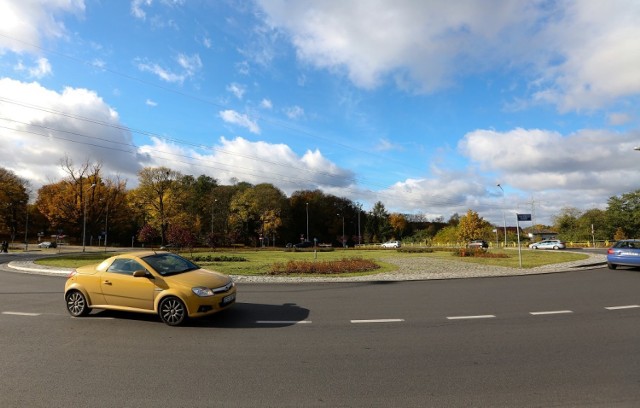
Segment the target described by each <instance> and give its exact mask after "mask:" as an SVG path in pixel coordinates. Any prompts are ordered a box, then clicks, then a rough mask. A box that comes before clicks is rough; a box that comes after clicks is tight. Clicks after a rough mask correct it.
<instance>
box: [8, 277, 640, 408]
mask: <svg viewBox="0 0 640 408" xmlns="http://www.w3.org/2000/svg"><path fill="white" fill-rule="evenodd" d="M63 283H64V279H62V278H58V277H47V276H36V275H23V274H19V273H14V272H7V271H3V270H0V361H1V362H2V364H0V406H2V407H25V406H29V407H57V406H92V407H99V406H109V407H112V406H118V407H147V406H179V407H182V406H195V407H200V406H201V407H212V406H216V407H227V406H228V407H302V406H304V407H308V406H311V407H316V406H317V407H341V406H344V407H389V406H402V407H424V406H464V407H468V406H479V407H485V406H486V407H501V406H503V407H514V406H518V407H521V406H527V407H530V406H539V407H551V406H570V407H573V406H591V407H637V406H640V353H638V351H639V349H640V292H639V289H640V271H639V270H630V269H619V270H616V271H609V270H606V269H599V270H590V271H580V272H569V273H560V274H550V275H539V276H524V277H512V278H485V279H467V280H452V281H423V282H397V283H376V282H369V283H344V284H336V283H327V284H280V285H272V284H240V285H239V287H238V291H239V298H238V302H239V303H238V304H236V305H235V306H234V308H232V309H230V310H228V311H226V312H224V313H222V314H219V315H217V316H213V317H211V318H208V319H206V320H198V321H194V322H193V323H192V324H191V325H190V326H187V327H180V328H172V327H168V326H165V325H164V324H162V323H160V321H159V320H158V319H157V318H155V317H153V316H145V315H133V314H122V313H112V312H97V313H96V312H94V314H92V315H91V316H90V317H88V318H77V319H74V318H71V317H69V316H68V314H67V313H66V311H65V308H64V302H63V298H62V287H63Z"/></svg>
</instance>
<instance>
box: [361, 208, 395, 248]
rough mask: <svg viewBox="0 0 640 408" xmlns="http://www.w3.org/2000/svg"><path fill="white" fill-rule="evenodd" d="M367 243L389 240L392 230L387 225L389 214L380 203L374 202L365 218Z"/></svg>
mask: <svg viewBox="0 0 640 408" xmlns="http://www.w3.org/2000/svg"><path fill="white" fill-rule="evenodd" d="M366 232H367V235H368V236H369V240H368V242H373V243H378V242H384V241H386V240H388V239H390V238H391V235H392V233H393V229H392V227H391V225H390V224H389V213H388V212H387V210H386V208H385V207H384V204H382V202H381V201H378V202H376V203H375V204H374V205H373V208H372V209H371V211H370V212H369V216H368V217H367V228H366Z"/></svg>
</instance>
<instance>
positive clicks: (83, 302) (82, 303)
mask: <svg viewBox="0 0 640 408" xmlns="http://www.w3.org/2000/svg"><path fill="white" fill-rule="evenodd" d="M64 299H65V301H66V302H67V311H68V312H69V314H71V316H74V317H81V316H86V315H88V314H89V313H90V312H91V308H90V307H89V304H88V303H87V298H85V297H84V295H83V294H82V292H80V291H79V290H72V291H69V292H67V294H66V295H65V296H64Z"/></svg>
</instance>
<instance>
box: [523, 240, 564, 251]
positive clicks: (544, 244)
mask: <svg viewBox="0 0 640 408" xmlns="http://www.w3.org/2000/svg"><path fill="white" fill-rule="evenodd" d="M566 247H567V246H566V245H565V243H564V242H562V241H560V240H559V239H545V240H544V241H540V242H534V243H533V244H531V245H529V248H531V249H565V248H566Z"/></svg>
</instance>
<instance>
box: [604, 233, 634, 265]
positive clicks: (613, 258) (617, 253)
mask: <svg viewBox="0 0 640 408" xmlns="http://www.w3.org/2000/svg"><path fill="white" fill-rule="evenodd" d="M618 265H620V266H634V267H640V239H624V240H622V241H618V242H616V243H615V245H613V246H612V247H611V248H609V250H608V251H607V266H608V267H609V269H616V268H617V267H618Z"/></svg>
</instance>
